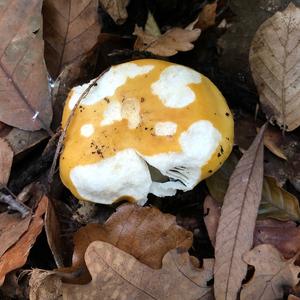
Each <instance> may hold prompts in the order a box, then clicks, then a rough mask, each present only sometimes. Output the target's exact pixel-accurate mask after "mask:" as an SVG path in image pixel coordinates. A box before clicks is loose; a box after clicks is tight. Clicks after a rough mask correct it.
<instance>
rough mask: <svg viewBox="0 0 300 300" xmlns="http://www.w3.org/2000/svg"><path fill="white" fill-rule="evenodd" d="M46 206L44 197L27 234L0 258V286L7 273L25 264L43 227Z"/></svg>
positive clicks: (46, 202) (46, 199)
mask: <svg viewBox="0 0 300 300" xmlns="http://www.w3.org/2000/svg"><path fill="white" fill-rule="evenodd" d="M47 205H48V198H47V197H46V196H44V197H43V198H42V199H41V201H40V202H39V204H38V206H37V208H36V210H35V214H34V216H33V219H32V221H31V223H30V224H29V227H28V230H27V232H26V233H25V234H23V236H22V237H21V238H20V239H19V240H18V242H17V243H15V244H14V245H13V246H12V247H11V248H10V249H8V250H7V251H6V252H5V253H4V255H3V256H2V257H1V258H0V286H1V285H2V284H3V282H4V279H5V275H6V274H7V273H9V272H10V271H12V270H15V269H17V268H20V267H22V266H23V265H24V264H25V263H26V260H27V257H28V255H29V251H30V249H31V247H32V246H33V244H34V243H35V241H36V238H37V237H38V235H39V234H40V233H41V231H42V228H43V225H44V221H43V219H42V216H43V215H44V213H45V211H46V209H47Z"/></svg>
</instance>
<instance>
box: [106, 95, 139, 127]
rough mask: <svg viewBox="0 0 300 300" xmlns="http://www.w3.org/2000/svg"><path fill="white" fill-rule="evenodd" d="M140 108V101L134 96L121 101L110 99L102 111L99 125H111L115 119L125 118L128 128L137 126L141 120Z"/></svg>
mask: <svg viewBox="0 0 300 300" xmlns="http://www.w3.org/2000/svg"><path fill="white" fill-rule="evenodd" d="M140 110H141V108H140V102H139V101H138V100H137V99H134V98H127V99H126V100H125V101H123V102H122V103H121V102H119V101H111V102H110V103H109V104H108V105H107V107H106V109H105V111H104V112H103V120H102V121H101V122H100V125H101V126H106V125H111V124H113V123H114V122H115V121H121V120H122V119H127V120H128V128H129V129H134V128H137V127H138V125H139V124H140V121H141V116H140Z"/></svg>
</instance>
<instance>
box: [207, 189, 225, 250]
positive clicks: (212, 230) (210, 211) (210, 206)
mask: <svg viewBox="0 0 300 300" xmlns="http://www.w3.org/2000/svg"><path fill="white" fill-rule="evenodd" d="M203 208H204V213H205V216H204V222H205V226H206V229H207V233H208V236H209V239H210V242H211V244H212V245H213V246H215V244H216V234H217V229H218V225H219V220H220V216H221V207H220V206H219V205H218V203H217V201H216V200H214V199H213V198H212V197H211V196H209V195H208V196H206V198H205V200H204V205H203Z"/></svg>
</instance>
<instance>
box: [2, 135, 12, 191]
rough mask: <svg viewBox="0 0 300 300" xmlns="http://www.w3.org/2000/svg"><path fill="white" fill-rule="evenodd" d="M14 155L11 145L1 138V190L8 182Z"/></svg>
mask: <svg viewBox="0 0 300 300" xmlns="http://www.w3.org/2000/svg"><path fill="white" fill-rule="evenodd" d="M13 157H14V153H13V151H12V149H11V146H10V145H9V143H8V142H7V141H6V140H4V139H1V138H0V188H1V187H3V186H5V185H6V184H7V182H8V179H9V175H10V169H11V166H12V162H13Z"/></svg>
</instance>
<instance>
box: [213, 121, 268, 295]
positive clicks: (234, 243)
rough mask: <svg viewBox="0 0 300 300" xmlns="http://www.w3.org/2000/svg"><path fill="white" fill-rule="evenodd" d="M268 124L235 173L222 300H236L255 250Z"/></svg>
mask: <svg viewBox="0 0 300 300" xmlns="http://www.w3.org/2000/svg"><path fill="white" fill-rule="evenodd" d="M265 127H266V125H264V126H263V127H262V128H261V130H260V132H259V133H258V135H257V136H256V138H255V140H254V141H253V143H252V145H251V146H250V148H249V149H248V150H247V151H246V152H245V153H244V155H243V157H242V158H241V160H240V161H239V163H238V164H237V166H236V169H235V170H234V172H233V174H232V176H231V178H230V182H229V187H228V190H227V192H226V195H225V198H224V203H223V206H222V210H221V217H220V221H219V226H218V231H217V237H216V247H215V259H216V262H215V267H214V274H215V276H214V278H215V280H214V291H215V297H216V299H217V300H219V299H227V300H229V299H234V300H235V299H236V298H237V294H238V292H239V289H240V286H241V283H242V280H243V279H244V277H245V275H246V273H247V265H246V264H245V263H244V262H243V260H242V255H243V254H244V253H245V252H247V251H249V250H250V249H251V246H252V243H253V231H254V227H255V221H256V215H257V211H258V207H259V203H260V200H261V192H262V184H263V153H264V145H263V134H264V129H265Z"/></svg>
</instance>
